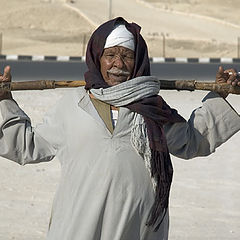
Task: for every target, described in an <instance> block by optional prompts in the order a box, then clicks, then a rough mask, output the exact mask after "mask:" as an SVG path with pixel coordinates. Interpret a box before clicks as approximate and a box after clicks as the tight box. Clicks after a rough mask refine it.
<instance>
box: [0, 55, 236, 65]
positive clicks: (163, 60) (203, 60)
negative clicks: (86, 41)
mask: <svg viewBox="0 0 240 240" xmlns="http://www.w3.org/2000/svg"><path fill="white" fill-rule="evenodd" d="M149 59H150V62H151V63H230V64H231V63H240V58H163V57H150V58H149ZM0 60H5V61H18V60H21V61H59V62H68V61H77V62H85V56H79V57H77V56H41V55H39V56H35V55H33V56H31V55H0Z"/></svg>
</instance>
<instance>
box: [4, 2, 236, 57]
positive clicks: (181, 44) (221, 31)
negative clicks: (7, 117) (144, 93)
mask: <svg viewBox="0 0 240 240" xmlns="http://www.w3.org/2000/svg"><path fill="white" fill-rule="evenodd" d="M108 2H109V1H106V0H98V1H96V0H23V1H21V3H20V4H19V1H18V0H9V1H5V0H0V6H1V18H2V19H4V20H6V21H0V33H2V50H1V49H0V52H2V54H23V55H24V54H29V55H62V56H65V55H67V56H69V55H70V56H79V55H84V54H85V53H84V52H85V48H86V42H87V41H86V40H87V39H88V38H89V36H90V34H91V32H92V31H93V30H94V29H95V28H96V26H98V25H99V24H100V23H102V22H104V21H106V20H107V18H108ZM99 6H101V14H99ZM239 10H240V4H239V1H238V0H228V1H225V0H214V1H210V0H203V1H202V0H181V1H180V0H171V1H167V0H163V1H160V0H145V1H144V0H122V1H116V0H112V16H113V17H116V16H124V17H126V19H127V20H129V21H136V22H137V23H138V24H140V25H141V26H142V33H143V35H144V37H145V39H146V41H147V44H148V47H149V55H150V56H152V57H156V56H158V57H159V56H163V34H164V36H165V56H166V57H229V58H233V57H237V56H238V52H237V37H240V25H239ZM153 22H154V23H155V24H153ZM0 45H1V44H0ZM0 48H1V47H0ZM239 54H240V53H239Z"/></svg>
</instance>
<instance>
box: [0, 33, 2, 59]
mask: <svg viewBox="0 0 240 240" xmlns="http://www.w3.org/2000/svg"><path fill="white" fill-rule="evenodd" d="M1 54H2V33H1V32H0V55H1Z"/></svg>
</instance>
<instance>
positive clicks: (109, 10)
mask: <svg viewBox="0 0 240 240" xmlns="http://www.w3.org/2000/svg"><path fill="white" fill-rule="evenodd" d="M108 19H109V20H110V19H112V0H109V2H108Z"/></svg>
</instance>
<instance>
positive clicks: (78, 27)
mask: <svg viewBox="0 0 240 240" xmlns="http://www.w3.org/2000/svg"><path fill="white" fill-rule="evenodd" d="M99 1H100V0H99ZM133 1H135V0H129V2H131V3H133ZM95 2H96V3H98V1H95ZM121 2H123V3H125V4H126V3H127V2H128V1H127V0H126V1H125V0H122V1H121ZM93 3H94V1H91V0H88V1H85V0H82V1H77V0H75V1H74V0H72V1H64V0H62V1H61V0H55V1H54V0H22V1H21V2H20V1H17V0H9V1H5V0H0V9H1V19H2V20H1V21H0V32H2V36H3V39H2V40H3V41H2V42H3V44H2V50H1V52H2V54H19V55H20V54H21V55H57V56H64V55H67V56H79V55H80V56H82V55H84V51H85V46H84V45H83V42H84V41H83V39H84V36H85V37H86V39H87V38H88V37H89V36H90V34H91V32H92V31H93V30H94V29H95V28H96V25H98V24H99V23H101V21H103V20H106V19H107V10H105V11H103V12H104V14H105V15H104V16H103V15H99V12H94V11H96V10H95V8H94V6H93V5H92V7H91V8H90V7H89V6H90V5H89V6H88V4H93ZM81 4H82V8H79V6H80V5H81ZM135 4H136V7H138V9H139V12H140V13H141V11H142V9H143V6H144V9H145V11H146V15H148V16H150V15H151V14H152V16H153V15H154V14H156V11H157V12H158V13H159V14H160V13H161V12H162V13H165V14H166V15H165V16H166V18H167V17H169V19H172V17H173V16H176V18H175V21H176V22H177V21H178V18H177V16H184V17H185V16H187V17H189V21H191V19H194V20H192V21H198V20H196V19H199V21H202V20H203V19H204V21H209V25H206V29H207V28H208V26H213V25H212V24H218V26H219V28H214V29H207V33H206V34H205V35H208V34H210V33H211V32H212V38H211V37H210V38H208V39H207V38H200V37H199V35H200V33H199V32H197V30H198V26H196V32H197V33H196V34H194V32H190V33H189V32H188V31H187V28H186V31H184V32H182V33H181V31H177V29H176V33H174V31H173V30H174V26H175V22H174V21H173V22H170V20H169V25H171V28H169V36H168V37H167V41H166V42H167V48H166V50H167V51H166V54H167V56H168V57H230V58H232V57H236V44H234V41H236V39H232V40H229V36H231V34H233V35H234V34H235V35H236V34H238V33H239V29H240V26H239V23H238V19H239V17H238V16H239V8H240V6H239V3H238V1H237V0H235V1H226V0H225V1H223V0H219V1H217V0H216V1H207V0H203V1H200V0H199V1H198V0H185V1H184V0H183V1H180V0H173V1H170V0H168V1H157V0H146V1H145V2H143V1H140V0H137V1H135ZM193 4H195V5H193ZM116 6H117V7H118V8H117V9H116ZM114 7H115V9H114ZM120 9H121V6H118V5H117V3H116V2H115V1H113V16H118V15H119V14H120V13H118V11H119V10H120ZM89 11H90V13H91V14H93V15H91V14H87V13H88V12H89ZM128 11H130V13H128V12H122V13H121V15H124V16H126V18H127V19H128V20H129V21H137V20H138V21H140V22H141V26H142V29H143V35H144V37H145V38H146V40H147V43H148V46H149V49H150V51H149V52H150V56H161V53H162V48H161V46H162V44H161V41H162V38H161V31H162V28H161V24H159V30H158V29H157V28H156V26H155V27H154V28H152V29H153V30H152V31H150V32H149V31H148V30H147V29H150V24H152V23H151V22H146V23H145V22H144V16H143V17H142V20H141V18H140V16H139V15H137V14H136V13H135V12H137V11H134V10H133V9H129V10H128ZM134 13H135V15H134ZM94 14H95V15H94ZM128 14H132V18H133V20H132V19H129V15H128ZM195 15H196V16H195ZM3 19H4V21H3ZM187 24H188V23H186V26H187ZM156 25H157V24H156ZM165 27H166V26H165ZM189 27H191V28H192V26H190V25H189ZM226 28H229V32H226V33H225V31H226ZM222 29H225V31H224V34H226V35H228V36H226V37H222V38H221V39H216V36H221V34H222ZM170 30H171V31H170ZM203 30H204V29H203ZM203 30H202V31H203ZM191 34H192V37H189V36H191ZM166 35H167V32H166ZM235 35H234V36H235ZM239 35H240V34H239ZM66 91H70V90H46V91H42V92H40V91H32V92H17V93H14V98H15V99H16V101H17V102H18V103H19V105H20V106H21V108H22V109H23V110H24V111H25V112H26V113H27V114H28V115H29V116H30V118H31V120H32V124H33V126H36V124H38V123H39V122H41V120H42V117H43V116H44V114H45V113H46V112H47V111H48V109H50V108H51V106H53V105H54V104H55V103H56V102H57V100H58V99H59V98H60V97H61V96H62V95H63V94H64V93H65V92H66ZM205 94H206V92H194V93H189V92H176V91H162V92H161V95H162V96H163V97H164V98H165V99H166V101H167V102H168V103H169V104H170V105H171V106H172V107H174V108H176V109H178V111H179V112H180V113H181V114H182V115H183V116H184V117H185V118H188V117H189V115H190V114H191V112H192V110H193V109H194V108H196V107H198V106H200V105H201V99H202V98H203V97H204V96H205ZM227 99H228V101H229V102H230V103H231V104H232V105H233V106H234V108H235V109H236V110H237V112H238V113H240V106H239V103H238V102H239V97H238V96H229V97H228V98H227ZM239 142H240V133H237V134H236V135H234V136H233V137H232V138H231V139H230V140H229V141H228V142H226V143H225V144H223V145H222V146H221V147H220V148H218V149H217V151H216V152H215V153H213V154H212V155H211V156H209V157H204V158H203V157H202V158H196V159H193V160H189V161H185V160H181V159H178V158H176V157H172V160H173V165H174V169H175V174H174V181H173V186H172V191H171V201H170V217H171V220H170V237H169V239H170V240H202V239H208V240H221V239H222V240H237V239H240V205H239V199H240V175H239V167H240V165H239V153H238V149H239ZM60 174H61V169H60V164H59V162H58V160H57V159H54V160H53V161H51V162H49V163H41V164H36V165H27V166H24V167H22V166H19V165H17V164H16V163H14V162H11V161H9V160H6V159H3V158H0V176H1V181H0V240H12V239H14V240H43V239H45V236H46V233H47V229H48V222H49V217H50V212H51V204H52V201H53V198H54V193H55V191H56V188H57V185H58V179H59V177H60Z"/></svg>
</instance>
